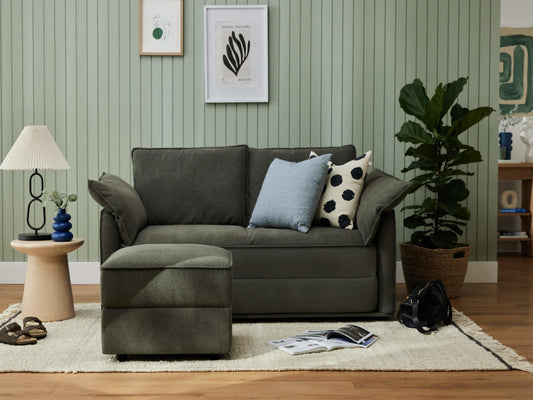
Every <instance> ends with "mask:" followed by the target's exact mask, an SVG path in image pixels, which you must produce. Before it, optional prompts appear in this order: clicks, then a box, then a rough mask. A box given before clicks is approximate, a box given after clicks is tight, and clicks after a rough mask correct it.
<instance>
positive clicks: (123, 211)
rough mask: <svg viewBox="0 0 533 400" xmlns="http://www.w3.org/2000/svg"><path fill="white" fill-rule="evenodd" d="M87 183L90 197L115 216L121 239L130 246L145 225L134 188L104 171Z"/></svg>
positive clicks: (144, 218)
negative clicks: (98, 177) (95, 179)
mask: <svg viewBox="0 0 533 400" xmlns="http://www.w3.org/2000/svg"><path fill="white" fill-rule="evenodd" d="M88 185H89V193H90V194H91V196H92V198H93V199H94V200H95V201H96V202H97V203H98V204H100V205H101V206H102V207H104V210H106V211H108V212H110V213H111V214H112V215H113V216H114V217H115V221H116V223H117V225H118V229H119V231H120V237H121V238H122V241H123V242H124V243H125V244H126V245H128V246H131V245H132V244H133V242H134V241H135V238H136V237H137V233H138V232H139V231H140V230H141V229H142V228H144V227H145V226H146V211H145V209H144V205H143V202H142V200H141V198H140V197H139V195H138V194H137V192H136V191H135V189H134V188H133V187H132V186H131V185H130V184H129V183H127V182H125V181H124V180H122V179H120V178H119V177H118V176H116V175H112V174H106V173H105V172H104V173H103V174H102V176H101V177H100V179H99V180H98V181H93V180H89V183H88Z"/></svg>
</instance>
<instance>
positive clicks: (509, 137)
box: [499, 132, 513, 160]
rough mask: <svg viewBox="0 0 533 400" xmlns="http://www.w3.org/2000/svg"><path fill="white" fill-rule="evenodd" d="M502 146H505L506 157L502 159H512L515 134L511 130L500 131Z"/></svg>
mask: <svg viewBox="0 0 533 400" xmlns="http://www.w3.org/2000/svg"><path fill="white" fill-rule="evenodd" d="M499 136H500V148H501V147H504V148H505V158H502V160H510V159H511V150H513V134H512V133H511V132H500V134H499Z"/></svg>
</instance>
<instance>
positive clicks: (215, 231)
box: [135, 225, 248, 248]
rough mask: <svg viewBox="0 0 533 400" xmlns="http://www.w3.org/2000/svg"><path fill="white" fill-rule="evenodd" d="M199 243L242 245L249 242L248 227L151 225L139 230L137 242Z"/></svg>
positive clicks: (222, 245)
mask: <svg viewBox="0 0 533 400" xmlns="http://www.w3.org/2000/svg"><path fill="white" fill-rule="evenodd" d="M150 243H198V244H209V245H213V246H219V247H224V248H228V247H241V246H246V245H247V243H248V233H247V229H246V228H245V227H243V226H235V225H149V226H147V227H145V228H144V229H143V230H141V231H140V232H139V234H138V235H137V239H136V240H135V244H136V245H138V244H150Z"/></svg>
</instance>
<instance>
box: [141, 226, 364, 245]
mask: <svg viewBox="0 0 533 400" xmlns="http://www.w3.org/2000/svg"><path fill="white" fill-rule="evenodd" d="M150 243H199V244H210V245H213V246H219V247H224V248H240V247H266V248H270V247H321V248H322V247H325V246H326V247H327V246H346V247H351V246H364V245H365V244H364V242H363V239H362V237H361V234H360V233H359V232H358V231H349V230H346V229H338V228H325V227H321V226H313V227H312V228H311V229H310V230H309V232H308V233H307V234H305V235H302V234H301V233H300V232H297V231H295V230H292V229H277V228H255V229H246V228H244V227H241V226H234V225H152V226H147V227H146V228H144V229H143V230H142V231H140V232H139V234H138V235H137V239H136V240H135V245H138V244H150Z"/></svg>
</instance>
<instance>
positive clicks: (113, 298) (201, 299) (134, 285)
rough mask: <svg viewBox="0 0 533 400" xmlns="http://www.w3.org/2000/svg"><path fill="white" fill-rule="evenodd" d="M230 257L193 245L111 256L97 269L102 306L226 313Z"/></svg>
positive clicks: (132, 250)
mask: <svg viewBox="0 0 533 400" xmlns="http://www.w3.org/2000/svg"><path fill="white" fill-rule="evenodd" d="M231 267H232V257H231V253H230V252H229V251H227V250H224V249H221V248H219V247H215V246H207V245H198V244H174V245H170V244H150V245H142V246H130V247H125V248H122V249H120V250H118V251H116V252H114V253H113V254H112V255H111V256H110V257H109V258H108V259H107V260H106V261H105V262H104V263H103V264H102V265H101V267H100V268H101V276H100V277H101V283H102V284H101V290H102V306H103V307H106V308H117V307H119V308H129V307H229V306H231V302H232V297H233V280H232V268H231Z"/></svg>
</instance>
